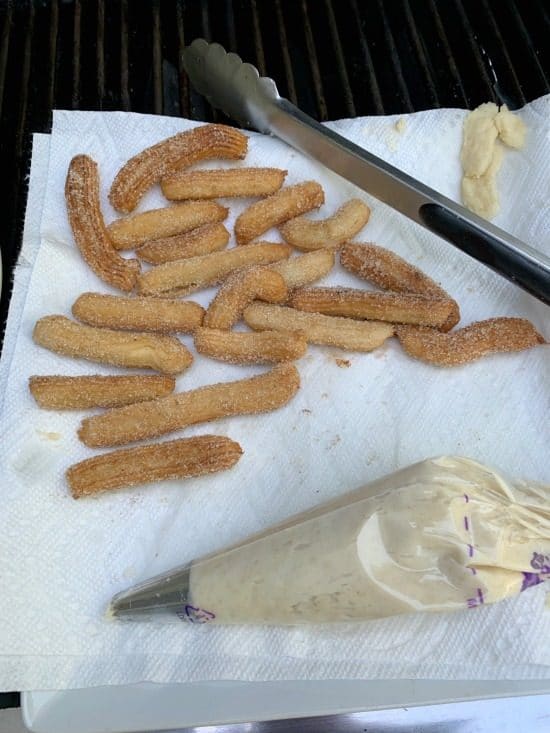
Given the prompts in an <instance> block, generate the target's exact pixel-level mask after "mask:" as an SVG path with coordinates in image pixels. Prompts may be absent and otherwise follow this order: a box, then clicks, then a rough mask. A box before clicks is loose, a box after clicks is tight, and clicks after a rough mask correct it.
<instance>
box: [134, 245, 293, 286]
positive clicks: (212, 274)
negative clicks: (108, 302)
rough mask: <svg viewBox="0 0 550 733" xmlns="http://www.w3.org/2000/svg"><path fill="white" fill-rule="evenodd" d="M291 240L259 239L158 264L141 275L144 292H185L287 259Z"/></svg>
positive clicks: (140, 284)
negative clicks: (259, 240)
mask: <svg viewBox="0 0 550 733" xmlns="http://www.w3.org/2000/svg"><path fill="white" fill-rule="evenodd" d="M290 252H291V249H290V247H289V246H288V244H271V243H270V242H258V243H256V244H251V245H250V246H249V247H233V248H232V249H228V250H224V251H223V252H214V253H213V254H209V255H204V256H202V257H190V258H188V259H186V260H176V261H175V262H166V263H165V264H164V265H157V266H156V267H153V268H152V269H151V270H149V272H145V273H143V275H142V276H141V277H140V278H139V279H138V282H137V288H138V292H139V293H141V295H162V294H166V295H186V294H187V293H192V292H193V291H195V290H200V289H201V288H206V287H208V286H210V285H216V284H217V283H219V282H221V281H222V280H224V279H225V278H226V277H227V276H228V275H229V274H230V273H232V272H234V271H235V270H241V269H242V268H243V267H250V266H252V265H269V264H271V263H273V262H278V261H279V260H283V259H286V258H287V257H289V255H290Z"/></svg>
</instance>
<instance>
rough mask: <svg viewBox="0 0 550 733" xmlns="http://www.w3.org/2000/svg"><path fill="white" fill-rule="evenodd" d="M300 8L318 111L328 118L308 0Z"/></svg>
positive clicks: (321, 115)
mask: <svg viewBox="0 0 550 733" xmlns="http://www.w3.org/2000/svg"><path fill="white" fill-rule="evenodd" d="M300 10H301V11H302V21H303V24H304V33H305V38H306V48H307V57H308V58H309V60H310V64H311V75H312V77H313V88H314V90H315V98H316V101H317V111H318V116H319V119H320V120H326V119H328V118H327V105H326V102H325V97H324V95H323V83H322V81H321V73H320V71H319V62H318V60H317V52H316V50H315V42H314V40H313V33H312V31H311V24H310V22H309V15H308V9H307V6H306V0H300Z"/></svg>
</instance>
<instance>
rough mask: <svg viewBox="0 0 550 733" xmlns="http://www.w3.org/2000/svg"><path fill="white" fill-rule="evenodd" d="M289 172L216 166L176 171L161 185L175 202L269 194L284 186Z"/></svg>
mask: <svg viewBox="0 0 550 733" xmlns="http://www.w3.org/2000/svg"><path fill="white" fill-rule="evenodd" d="M286 174H287V171H285V170H281V169H280V168H229V169H226V170H220V169H219V168H216V169H209V170H201V171H183V172H182V173H176V174H174V175H173V176H170V177H168V178H163V179H162V181H161V184H160V185H161V188H162V193H163V194H164V195H165V196H166V198H167V199H170V200H172V201H182V200H184V199H195V200H197V199H216V198H240V197H246V196H269V195H270V194H272V193H275V191H278V190H279V189H280V188H281V186H282V185H283V181H284V180H285V176H286Z"/></svg>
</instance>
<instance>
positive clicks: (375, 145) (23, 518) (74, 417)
mask: <svg viewBox="0 0 550 733" xmlns="http://www.w3.org/2000/svg"><path fill="white" fill-rule="evenodd" d="M549 113H550V97H546V98H543V99H540V100H537V101H536V102H534V103H532V104H531V105H529V106H528V107H526V108H525V109H524V110H523V111H522V116H523V118H524V119H525V122H526V123H527V127H528V129H529V135H528V140H527V145H526V148H525V150H524V151H522V152H519V153H516V152H510V153H509V154H508V155H507V157H506V159H505V162H504V165H503V169H502V172H501V175H500V189H501V193H502V212H501V214H500V215H499V217H498V218H497V220H496V223H497V224H499V225H501V226H503V227H504V228H506V229H508V230H509V231H511V232H513V233H514V234H517V235H518V236H520V237H522V238H523V239H524V240H526V241H527V242H529V243H530V244H532V245H534V246H535V247H538V248H539V249H541V250H543V251H546V252H547V253H549V252H550V241H549V239H550V236H549V233H550V201H549V200H548V190H550V123H549V122H548V120H549V117H550V115H549ZM464 114H465V113H464V112H463V111H461V110H438V111H431V112H424V113H418V114H415V115H410V116H407V117H406V118H405V120H406V124H405V127H404V130H403V129H402V131H401V132H399V131H398V129H397V128H396V126H395V122H396V121H397V119H398V118H396V117H394V118H368V119H356V120H345V121H340V122H336V123H331V125H330V126H331V127H332V128H333V129H335V130H337V131H338V132H340V133H341V134H343V135H345V136H346V137H349V138H350V139H352V140H353V141H354V142H356V143H358V144H359V145H362V146H364V147H365V148H367V149H369V150H371V151H372V152H374V153H376V154H378V155H380V156H381V157H384V158H386V159H388V160H389V161H391V162H392V163H393V164H395V165H397V166H399V167H400V168H402V169H403V170H405V171H407V172H409V173H411V174H412V175H414V176H416V177H417V178H419V179H420V180H422V181H425V182H426V183H428V184H430V185H432V186H433V187H434V188H436V189H438V190H439V191H441V192H442V193H444V194H446V195H448V196H450V197H451V198H454V199H457V198H458V193H459V181H460V166H459V161H458V154H459V149H460V143H461V125H462V119H463V116H464ZM194 124H196V123H192V122H189V121H186V120H181V119H176V118H163V117H153V116H144V115H138V114H124V113H99V112H56V113H55V115H54V125H53V132H52V136H51V140H50V146H49V153H50V154H49V167H48V174H47V185H46V192H45V199H44V206H43V211H42V201H43V196H44V170H45V166H46V165H48V162H47V160H48V151H47V146H46V144H45V142H44V140H43V139H42V137H40V138H38V139H36V138H35V148H34V155H33V167H32V176H31V190H30V197H29V204H28V210H27V223H26V228H25V242H24V250H23V253H22V264H21V267H20V270H18V274H16V284H15V286H16V291H15V294H14V298H13V300H12V306H11V310H10V317H9V325H8V331H7V336H6V343H5V347H4V353H3V358H2V363H1V370H0V379H1V380H6V381H5V382H3V381H0V385H2V384H3V383H4V384H7V389H6V393H5V399H4V404H3V413H2V420H1V426H2V444H1V448H0V451H1V452H0V465H1V466H2V500H3V501H2V506H3V534H2V536H1V539H0V578H1V579H2V580H1V583H2V592H1V593H0V619H1V623H0V687H1V688H11V689H37V688H44V689H46V688H64V687H83V686H91V685H101V684H120V683H130V682H137V681H141V680H150V681H155V682H177V681H189V680H199V679H228V678H231V679H241V680H250V679H259V680H268V679H281V678H287V679H304V678H318V679H319V678H337V677H341V678H345V677H348V678H349V677H359V678H372V677H378V678H380V677H428V678H442V679H457V678H469V679H473V678H487V679H490V678H506V677H508V678H544V677H548V676H550V613H548V612H544V610H543V605H544V593H545V588H544V586H540V587H537V588H534V589H531V590H529V591H526V592H525V593H523V594H522V595H521V596H520V597H518V598H517V599H513V600H511V601H509V602H504V603H501V604H499V605H496V606H494V607H491V608H483V609H479V610H476V611H475V612H472V611H471V612H464V613H458V614H455V615H435V616H434V615H411V616H406V617H396V618H392V619H387V620H384V621H379V622H371V623H368V624H361V625H357V626H347V627H346V626H343V627H342V626H337V627H336V626H335V627H329V628H327V627H325V628H282V629H281V628H271V629H264V628H244V627H242V628H241V627H238V628H231V629H224V628H214V627H208V626H201V627H196V626H187V625H181V626H180V625H169V626H157V625H151V624H138V625H129V624H119V623H112V622H107V621H105V620H103V613H104V610H105V607H106V604H107V603H108V601H109V599H110V598H111V596H112V595H113V594H114V593H116V592H117V591H120V590H122V589H125V588H126V587H128V586H129V585H132V584H134V583H136V582H138V581H140V580H142V579H145V578H148V577H150V576H151V575H153V574H155V573H159V572H162V571H164V570H166V569H168V568H170V567H172V566H174V565H176V564H180V563H184V562H187V561H188V560H190V559H192V558H194V557H196V556H198V555H201V554H203V553H205V552H209V551H211V550H215V549H217V548H219V547H222V546H224V545H226V544H228V543H231V542H234V541H236V540H238V539H240V538H243V537H245V536H246V535H248V534H250V533H252V532H256V531H258V530H260V529H261V528H263V527H267V526H269V525H271V524H272V523H274V522H277V521H280V520H281V519H283V518H285V517H288V516H289V515H291V514H294V513H295V512H297V511H300V510H303V509H306V508H308V507H311V506H312V505H314V504H316V503H319V502H321V501H324V500H327V499H330V498H332V497H334V496H337V495H339V494H341V493H343V492H345V491H348V490H349V489H352V488H354V487H356V486H358V485H360V484H362V483H365V482H366V481H369V480H372V479H374V478H377V477H379V476H381V475H383V474H386V473H389V472H391V471H394V470H396V469H397V468H400V467H403V466H406V465H407V464H410V463H413V462H415V461H417V460H420V459H422V458H425V457H428V456H432V455H437V454H442V453H460V454H463V455H468V456H470V457H472V458H475V459H478V460H480V461H482V462H485V463H489V464H492V465H494V466H496V467H498V468H500V469H501V470H502V471H505V472H507V473H509V474H510V475H514V476H518V477H524V478H532V479H535V480H539V481H547V482H548V481H550V466H549V464H548V460H547V457H548V441H549V438H550V433H549V427H548V419H547V418H548V407H549V393H548V388H549V385H550V361H549V358H548V357H549V353H548V348H547V347H542V348H538V349H533V350H531V351H528V352H525V353H521V354H517V355H498V356H493V357H490V358H487V359H483V360H482V361H479V362H477V363H475V364H472V365H469V366H465V367H461V368H456V369H449V370H442V369H437V368H433V367H430V366H428V365H425V364H422V363H420V362H417V361H413V360H411V359H408V358H406V357H405V356H404V355H403V353H402V352H401V351H400V348H399V345H398V344H397V343H394V342H391V343H388V344H387V345H386V346H385V347H384V348H382V349H380V350H379V351H377V352H374V353H373V354H362V355H360V354H349V353H344V352H340V351H339V350H335V349H328V348H311V349H310V350H309V352H308V355H307V356H306V357H304V358H303V359H302V360H301V361H300V362H299V363H298V367H299V370H300V374H301V378H302V388H301V389H300V391H299V393H298V395H297V396H296V398H295V399H294V400H293V401H292V402H291V403H290V404H289V405H287V406H286V407H285V408H283V409H281V410H279V411H277V412H275V413H272V414H268V415H262V416H250V417H239V418H232V419H228V420H222V421H219V422H217V423H215V424H212V425H208V426H207V427H206V428H205V426H196V427H194V428H190V429H188V430H186V431H185V433H184V434H185V435H195V434H201V433H205V432H216V433H219V434H227V435H230V436H231V437H232V438H234V439H235V440H238V441H239V442H240V443H241V444H242V446H243V448H244V456H243V458H242V459H241V461H240V462H239V464H237V466H236V467H235V468H234V469H233V470H231V471H230V472H227V473H224V474H220V475H217V476H210V477H205V478H201V479H198V480H194V481H190V482H187V483H182V482H178V481H173V482H167V483H163V484H158V485H155V486H148V487H143V488H138V489H133V490H128V491H120V492H117V493H113V494H111V495H104V496H101V497H98V498H96V499H85V500H81V501H78V502H77V501H74V500H73V499H72V498H70V496H69V495H68V491H67V487H66V485H65V482H64V477H63V474H64V471H65V469H66V468H67V466H68V465H69V464H71V463H72V462H74V461H77V460H80V459H82V458H85V457H88V456H90V455H92V454H93V453H92V451H90V450H88V449H86V448H85V447H84V446H82V445H81V444H80V443H79V442H78V440H77V439H76V435H75V432H76V428H77V426H78V424H79V421H80V419H81V417H82V414H80V413H75V414H58V413H54V412H45V411H40V410H39V409H38V408H37V407H36V406H35V405H34V403H33V401H32V399H31V398H30V396H29V393H28V389H27V378H28V377H29V376H30V375H31V374H52V373H63V374H86V373H109V372H111V373H112V372H113V370H112V369H107V368H102V367H100V366H97V365H92V364H89V363H85V362H83V361H82V362H81V361H71V360H68V359H65V358H62V357H58V356H55V355H53V354H50V353H49V352H47V351H46V350H44V349H40V348H39V347H36V346H35V345H34V344H33V343H32V340H31V332H32V328H33V325H34V322H35V321H36V319H37V318H39V317H40V316H43V315H45V314H48V313H63V314H66V315H69V314H70V307H71V304H72V302H73V301H74V299H75V298H76V296H77V295H78V294H79V293H81V292H82V291H84V290H98V291H107V290H108V288H106V286H105V285H104V284H103V283H101V282H100V281H99V280H97V278H96V277H95V276H94V275H93V273H92V272H91V271H89V270H88V269H87V268H86V266H85V265H84V263H83V261H82V259H81V258H80V255H79V254H78V252H77V250H76V249H75V246H74V244H73V241H72V237H71V233H70V230H69V227H68V223H67V219H66V213H65V205H64V197H63V186H64V179H65V175H66V171H67V166H68V163H69V161H70V159H71V157H72V156H73V155H74V154H76V153H88V154H90V155H92V157H94V158H95V159H96V160H97V161H98V163H99V166H100V171H101V176H102V196H103V201H102V203H103V207H104V212H105V215H106V219H107V220H108V221H109V220H110V219H111V218H114V216H115V213H114V212H113V210H112V209H111V208H110V206H109V204H108V201H107V197H106V193H107V190H108V186H109V185H110V182H111V180H112V178H113V176H114V174H115V173H116V171H117V169H118V168H119V167H120V165H121V164H122V163H123V162H124V161H125V160H127V159H128V158H129V157H130V156H131V155H133V154H134V153H136V152H137V151H139V150H141V149H142V148H144V147H146V146H147V145H150V144H152V143H154V142H156V141H158V140H160V139H162V138H164V137H166V136H168V135H171V134H174V133H175V132H177V131H180V130H183V129H187V128H190V127H192V126H193V125H194ZM400 127H401V128H402V126H400ZM222 165H223V164H222ZM227 165H228V166H229V165H230V166H233V165H239V164H238V163H237V164H235V163H230V164H227ZM240 165H265V166H270V165H272V166H278V167H286V168H288V170H289V175H288V179H287V182H288V183H294V182H297V181H299V180H303V179H305V178H316V179H318V180H320V181H321V182H322V184H323V186H324V188H325V191H326V199H327V205H326V206H325V207H324V209H323V210H322V211H321V212H318V214H317V215H316V216H326V215H328V214H329V213H331V212H332V211H333V210H334V209H335V208H336V207H337V206H339V205H340V204H341V203H342V202H343V201H345V200H346V199H347V198H349V197H350V196H360V197H362V198H364V199H365V200H367V201H368V202H369V205H371V206H372V210H373V212H372V217H371V221H370V222H369V224H368V226H367V228H366V230H365V232H364V234H363V235H361V237H360V239H361V240H367V241H375V242H377V243H379V244H381V245H385V246H388V247H391V248H392V249H394V250H395V251H397V252H399V253H400V254H401V255H403V256H404V257H405V258H406V259H408V260H409V261H411V262H413V263H414V264H416V265H418V266H419V267H421V268H423V269H424V270H425V271H426V272H427V273H428V274H430V275H431V276H432V277H434V278H435V279H436V280H437V281H439V282H441V284H442V285H443V287H445V288H446V289H447V290H448V291H449V292H450V293H452V294H453V295H454V296H455V297H456V298H457V299H458V301H459V302H460V305H461V311H462V323H463V324H467V323H468V322H470V321H472V320H476V319H480V318H486V317H490V316H496V315H519V316H525V317H528V318H530V319H531V320H532V321H533V322H534V323H535V325H536V326H537V327H538V328H539V329H540V330H541V331H542V332H543V333H544V334H545V336H546V337H547V338H548V337H550V327H549V323H548V311H547V310H546V308H545V307H544V306H543V305H542V304H540V303H538V302H537V301H535V300H534V299H533V298H531V297H530V296H528V295H526V294H525V293H523V292H522V291H521V290H519V289H518V288H515V287H514V286H512V285H511V284H509V283H507V282H506V281H504V280H503V279H501V278H499V277H498V276H497V275H495V274H493V273H491V272H490V271H489V270H487V269H486V268H484V267H482V266H480V265H478V264H477V263H476V262H474V261H473V260H471V259H469V258H468V257H466V256H465V255H462V254H461V253H460V252H458V251H457V250H455V249H453V248H452V247H451V246H450V245H448V244H446V243H445V242H443V241H442V240H439V239H437V238H436V237H433V236H431V235H430V234H429V233H427V232H425V231H424V230H423V229H421V228H419V227H417V226H415V225H413V224H411V222H409V221H408V220H406V219H405V218H404V217H402V216H400V215H399V214H397V213H396V212H394V211H393V210H391V209H389V208H388V207H386V206H384V205H382V204H380V203H378V202H377V201H375V200H371V199H369V197H368V196H366V195H365V194H364V193H363V192H360V191H358V190H357V189H355V188H354V187H353V186H352V185H351V184H349V183H347V182H346V181H343V180H342V179H340V178H338V177H337V176H335V175H333V174H331V173H330V172H328V171H326V170H325V169H323V168H322V167H321V166H319V165H318V164H316V163H315V162H313V161H310V160H308V159H305V158H304V157H302V156H300V155H299V154H298V153H296V152H295V151H293V150H292V149H291V148H289V147H287V146H285V145H284V144H282V143H280V142H278V141H276V140H273V139H270V138H266V137H264V136H261V135H255V134H251V139H250V152H249V155H248V157H247V159H246V161H245V162H243V163H242V164H240ZM162 203H163V201H162V197H161V196H160V194H159V192H158V191H157V190H155V191H151V192H150V193H149V194H147V196H146V197H145V198H144V200H143V201H142V203H141V205H140V209H141V210H144V209H147V208H150V207H153V206H155V205H161V204H162ZM246 203H247V202H238V203H235V202H234V201H231V202H230V205H231V219H230V220H229V225H232V223H233V220H234V217H235V216H236V215H237V214H238V213H239V212H240V211H241V210H242V209H243V208H244V207H245V206H246ZM41 211H42V220H41V226H40V229H39V228H38V222H39V219H40V214H41ZM270 235H272V237H271V236H269V237H268V238H275V237H276V233H273V232H272V233H270ZM39 238H40V242H38V239H39ZM38 244H39V245H40V246H38ZM230 246H232V244H230ZM35 255H36V258H35V260H34V266H33V269H32V273H31V276H30V279H25V278H24V277H23V272H24V264H23V263H25V262H30V263H32V261H33V258H34V256H35ZM27 269H28V268H27ZM327 282H329V283H340V284H352V285H359V286H362V284H361V283H360V281H358V280H355V279H354V278H353V277H352V276H351V275H349V274H346V273H344V271H343V270H342V269H341V268H340V267H338V268H337V269H336V270H335V272H334V273H331V275H330V277H329V278H327ZM211 295H212V291H208V292H203V293H199V294H197V295H196V296H193V297H196V299H197V300H199V301H200V302H202V303H206V302H208V300H209V298H210V297H211ZM184 340H185V342H186V343H188V344H189V343H190V340H189V339H188V338H186V339H184ZM341 357H344V358H345V359H348V360H349V361H350V362H351V365H350V367H349V368H341V367H339V366H338V365H337V362H336V360H337V359H338V358H341ZM253 371H259V370H253V369H243V368H240V367H236V366H227V365H225V364H220V363H217V362H214V361H209V360H207V359H204V358H201V357H197V359H196V361H195V364H194V365H193V367H192V368H191V369H190V370H189V372H188V373H187V374H185V375H184V376H182V377H181V378H180V379H179V380H178V389H180V390H181V389H190V388H193V387H195V386H198V385H202V384H208V383H211V382H216V381H224V380H229V379H234V378H238V377H242V376H245V375H247V374H249V373H252V372H253Z"/></svg>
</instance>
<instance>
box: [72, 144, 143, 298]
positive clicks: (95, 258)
mask: <svg viewBox="0 0 550 733" xmlns="http://www.w3.org/2000/svg"><path fill="white" fill-rule="evenodd" d="M65 199H66V202H67V213H68V216H69V223H70V225H71V229H72V231H73V236H74V240H75V242H76V246H77V247H78V249H79V250H80V254H81V255H82V257H83V258H84V260H85V261H86V264H87V265H88V267H90V268H91V269H92V270H93V271H94V272H95V274H96V275H97V276H98V277H99V278H101V280H103V282H106V283H108V284H109V285H112V286H113V287H115V288H118V289H119V290H124V291H126V292H127V291H130V290H132V289H133V287H134V285H135V282H136V279H137V276H138V275H139V271H140V265H139V262H138V261H137V260H126V259H124V257H121V256H120V255H119V254H118V253H117V252H116V251H115V249H114V246H113V243H112V241H111V239H110V237H109V234H108V233H107V229H106V228H105V222H104V221H103V216H102V214H101V210H100V207H99V174H98V168H97V163H96V162H95V161H93V160H92V159H91V158H90V157H89V156H87V155H77V156H75V157H74V158H73V159H72V160H71V162H70V165H69V170H68V173H67V179H66V181H65Z"/></svg>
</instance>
